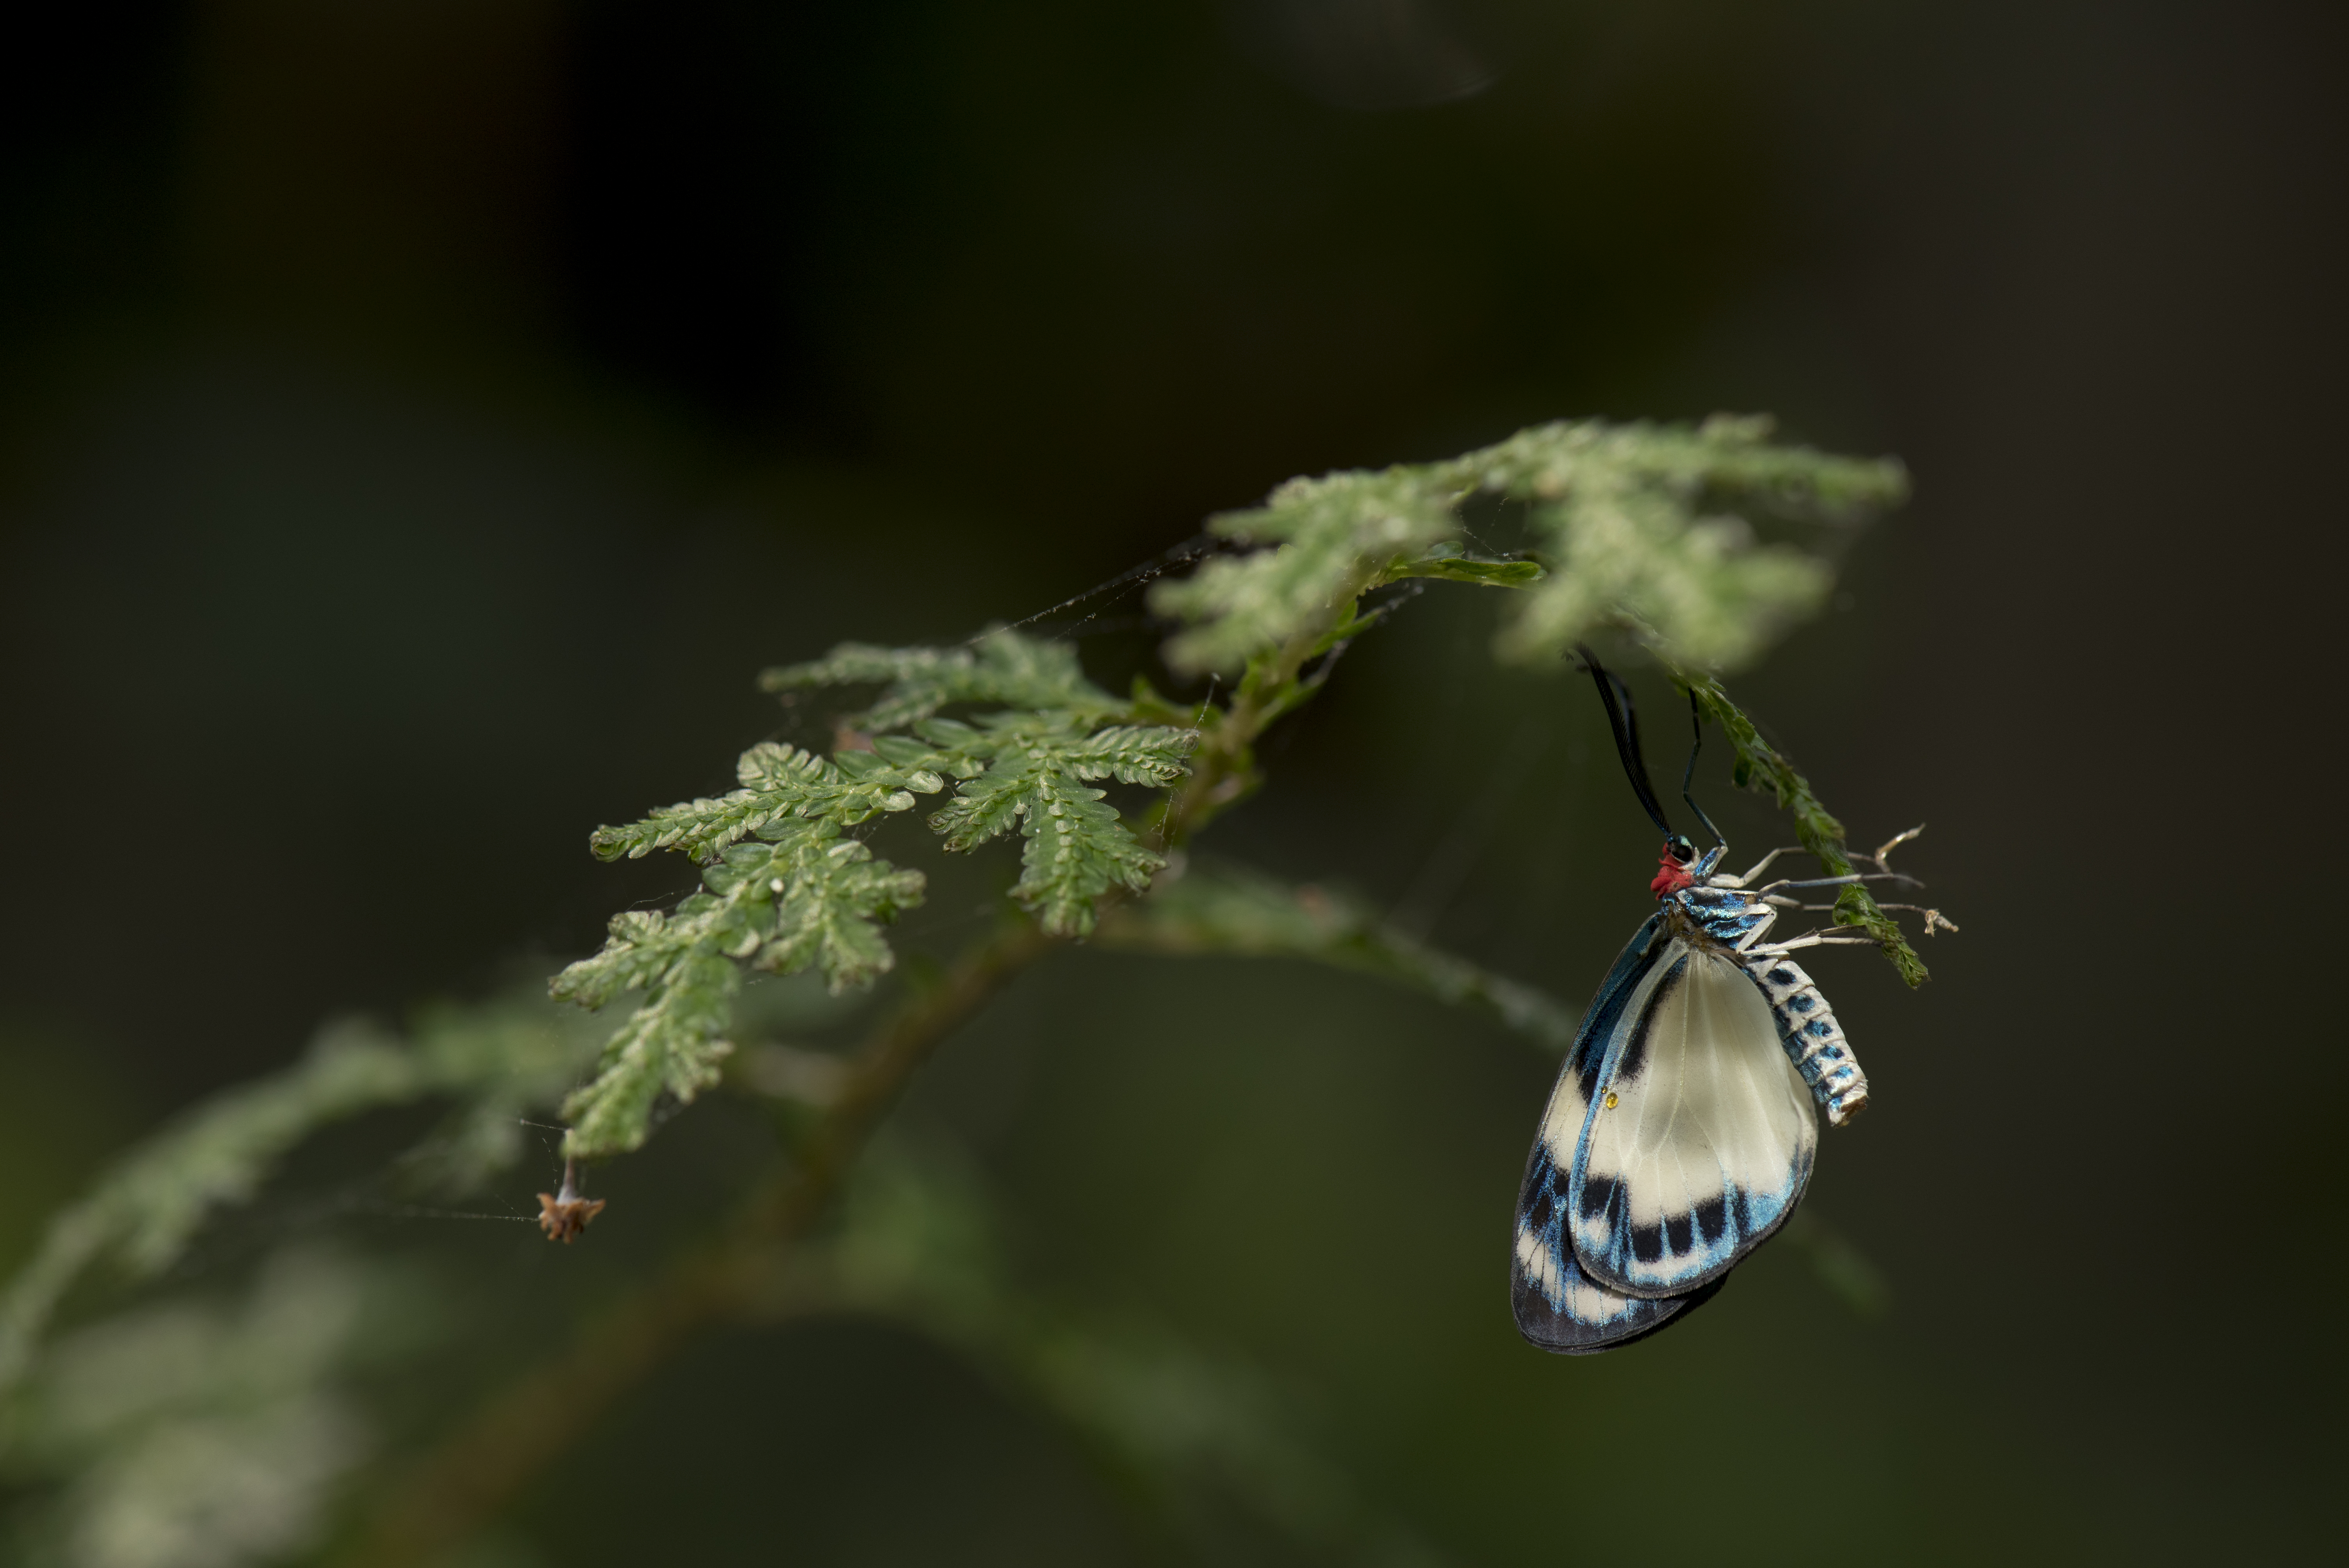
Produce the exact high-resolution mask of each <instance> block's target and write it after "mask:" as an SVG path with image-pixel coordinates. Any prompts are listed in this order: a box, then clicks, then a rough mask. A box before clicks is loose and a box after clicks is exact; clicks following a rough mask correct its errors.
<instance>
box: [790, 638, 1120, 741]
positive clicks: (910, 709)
mask: <svg viewBox="0 0 2349 1568" xmlns="http://www.w3.org/2000/svg"><path fill="white" fill-rule="evenodd" d="M875 681H877V682H882V683H885V686H886V689H885V690H884V691H883V692H882V694H881V696H880V699H879V700H878V701H877V702H875V703H874V705H873V706H872V707H870V708H868V709H866V710H865V711H864V712H863V713H860V714H855V715H853V716H851V717H849V718H847V719H846V720H845V721H844V722H846V723H847V724H849V725H850V726H852V727H854V728H856V729H860V730H864V731H868V732H872V733H876V734H877V733H879V732H881V731H885V730H892V729H904V728H905V727H908V726H909V725H912V724H914V723H916V722H917V721H919V720H921V719H925V718H927V717H930V716H931V715H932V714H935V713H936V712H937V711H938V710H939V709H940V708H943V707H946V706H947V704H949V703H956V702H983V703H995V704H999V705H1002V706H1005V707H1024V708H1033V709H1036V710H1039V711H1047V710H1049V711H1055V712H1060V713H1065V714H1068V715H1070V716H1071V717H1076V718H1079V719H1082V720H1099V719H1102V718H1104V717H1109V716H1111V715H1112V714H1117V713H1121V712H1123V710H1124V707H1125V705H1124V704H1123V703H1120V702H1118V701H1117V700H1116V699H1115V698H1113V697H1112V696H1110V695H1109V694H1108V693H1107V692H1104V691H1102V689H1101V688H1100V687H1098V686H1094V685H1093V684H1092V682H1090V681H1088V680H1086V679H1085V675H1084V671H1083V669H1082V668H1081V667H1080V666H1079V665H1078V663H1077V655H1076V650H1075V649H1074V648H1072V647H1071V646H1069V645H1067V644H1065V643H1054V642H1043V641H1040V640H1037V639H1035V638H1030V637H1023V636H1021V635H1020V634H1019V633H1017V632H1015V631H1011V630H1009V628H998V629H996V630H994V631H990V632H988V633H987V634H984V635H983V636H981V637H979V638H978V639H977V640H976V642H975V643H973V644H972V645H968V646H964V647H958V648H879V647H874V646H872V645H868V644H864V643H843V644H842V645H840V646H838V647H836V648H834V649H833V650H832V652H831V653H829V654H827V655H824V656H823V658H821V659H815V660H812V661H811V662H809V663H806V664H800V665H783V666H782V667H781V668H779V669H771V670H769V671H767V672H766V673H765V674H764V675H762V676H760V677H759V685H760V687H761V689H762V690H766V691H771V692H789V691H797V690H802V689H805V688H808V687H812V686H855V685H862V684H866V683H870V682H875Z"/></svg>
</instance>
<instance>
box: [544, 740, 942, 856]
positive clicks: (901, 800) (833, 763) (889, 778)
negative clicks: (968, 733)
mask: <svg viewBox="0 0 2349 1568" xmlns="http://www.w3.org/2000/svg"><path fill="white" fill-rule="evenodd" d="M885 739H887V740H888V741H890V742H891V745H890V748H889V749H888V750H887V751H882V750H881V749H880V748H879V745H878V743H877V742H876V744H875V747H874V750H872V751H843V752H841V753H840V754H839V755H838V756H836V757H834V758H832V759H831V760H829V761H827V760H825V759H824V758H821V757H818V756H816V755H815V754H814V753H813V752H812V751H802V750H801V749H800V748H798V747H796V746H782V745H778V744H776V743H774V742H772V741H763V742H761V744H759V745H757V746H754V747H752V748H750V750H748V751H746V752H744V753H743V754H742V757H741V760H740V762H738V763H737V764H736V765H735V773H736V776H737V777H738V778H740V779H741V781H742V788H741V789H737V790H735V791H734V792H733V793H731V794H730V795H726V796H724V797H722V798H720V799H715V800H687V801H683V802H681V803H679V804H678V805H675V806H664V807H661V808H660V809H659V810H656V811H654V812H652V813H651V814H650V815H649V816H647V817H646V818H645V820H642V821H640V822H631V823H629V824H628V825H627V826H626V827H620V828H598V829H596V830H595V832H594V833H592V834H590V835H589V836H588V841H587V843H588V847H589V848H590V849H592V850H593V851H595V858H596V859H598V860H604V861H616V860H619V859H621V858H622V857H624V856H625V857H626V858H627V859H629V860H636V859H639V858H641V857H643V856H645V855H647V854H649V853H651V852H652V851H655V850H676V851H679V852H680V853H682V854H686V855H688V856H690V857H692V858H693V859H694V860H697V861H709V860H710V859H711V858H713V857H714V856H716V855H717V853H718V852H719V851H721V850H723V849H724V848H725V847H726V846H727V845H729V844H731V843H733V842H735V841H738V840H740V839H741V838H743V837H745V836H746V835H748V834H750V833H755V832H760V831H761V830H764V829H765V828H766V827H767V826H768V825H769V824H770V823H772V822H775V821H778V820H784V819H789V818H795V817H796V818H823V819H825V820H830V821H833V822H834V823H837V824H839V825H841V826H843V827H854V826H855V825H856V824H857V823H859V822H863V821H865V820H868V819H870V818H873V817H875V816H878V815H880V814H881V813H883V812H886V811H905V810H911V809H912V808H913V805H914V796H915V795H916V794H925V795H935V794H936V793H937V792H938V791H939V790H940V789H944V788H945V780H944V779H943V778H942V777H941V775H944V774H948V773H952V774H956V775H957V777H959V776H962V775H964V774H966V773H969V772H976V771H977V770H978V768H979V767H980V766H981V764H980V763H978V762H977V761H974V760H973V759H971V758H968V757H964V756H962V755H960V754H958V753H956V752H952V751H945V750H940V749H937V748H926V747H921V746H917V745H915V744H913V743H911V742H908V741H906V740H905V739H903V738H900V737H895V736H890V737H885Z"/></svg>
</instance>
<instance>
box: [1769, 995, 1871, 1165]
mask: <svg viewBox="0 0 2349 1568" xmlns="http://www.w3.org/2000/svg"><path fill="white" fill-rule="evenodd" d="M1745 972H1746V973H1747V974H1748V975H1753V976H1754V984H1755V985H1759V986H1761V987H1762V995H1764V996H1766V997H1768V998H1769V1001H1770V1011H1771V1012H1772V1013H1773V1014H1774V1015H1775V1016H1776V1017H1777V1020H1778V1038H1779V1040H1780V1041H1781V1042H1782V1043H1783V1044H1784V1045H1785V1047H1786V1056H1787V1058H1788V1059H1789V1060H1791V1061H1792V1062H1793V1063H1794V1064H1795V1071H1796V1072H1798V1073H1800V1074H1802V1075H1803V1081H1804V1082H1805V1083H1806V1084H1808V1085H1809V1086H1810V1089H1811V1098H1812V1099H1816V1100H1817V1101H1818V1102H1819V1104H1820V1106H1821V1107H1823V1108H1824V1109H1826V1113H1827V1125H1828V1126H1829V1127H1841V1126H1844V1125H1845V1124H1846V1123H1847V1122H1849V1121H1850V1120H1851V1119H1852V1118H1854V1117H1856V1116H1857V1115H1858V1114H1859V1113H1860V1112H1861V1111H1863V1110H1866V1109H1868V1075H1867V1074H1866V1073H1864V1072H1862V1071H1860V1070H1859V1061H1858V1058H1857V1057H1854V1056H1853V1055H1852V1054H1851V1045H1850V1042H1849V1041H1847V1040H1846V1039H1845V1038H1844V1036H1843V1026H1842V1025H1841V1024H1838V1023H1837V1022H1836V1016H1835V1009H1834V1008H1832V1007H1830V1006H1827V999H1826V997H1825V996H1822V995H1819V987H1818V985H1817V983H1816V981H1814V980H1812V978H1811V977H1810V976H1809V975H1806V974H1805V973H1803V966H1802V965H1799V964H1797V963H1795V961H1794V960H1793V959H1792V958H1788V957H1785V956H1783V955H1780V956H1777V957H1773V956H1771V955H1770V954H1766V953H1765V954H1751V955H1749V956H1748V957H1747V958H1746V959H1745Z"/></svg>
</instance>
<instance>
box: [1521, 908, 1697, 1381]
mask: <svg viewBox="0 0 2349 1568" xmlns="http://www.w3.org/2000/svg"><path fill="white" fill-rule="evenodd" d="M1660 920H1661V917H1651V918H1650V919H1649V921H1648V923H1646V924H1644V925H1642V926H1641V927H1640V929H1639V930H1638V931H1637V932H1636V933H1634V934H1633V935H1632V937H1631V940H1630V942H1629V943H1628V944H1625V946H1624V948H1623V951H1622V953H1621V954H1620V955H1619V956H1618V957H1617V958H1616V960H1615V965H1614V967H1613V968H1611V969H1609V971H1608V972H1607V978H1606V979H1605V980H1604V981H1602V982H1600V984H1599V995H1598V997H1597V999H1596V1000H1594V1001H1593V1002H1592V1003H1591V1004H1590V1011H1589V1012H1588V1013H1587V1014H1585V1015H1584V1016H1583V1019H1582V1026H1581V1028H1580V1029H1578V1031H1576V1034H1575V1039H1574V1047H1573V1049H1571V1050H1570V1051H1568V1053H1567V1057H1566V1065H1565V1066H1564V1067H1563V1068H1560V1069H1559V1072H1558V1075H1557V1086H1556V1087H1555V1088H1552V1089H1551V1090H1550V1097H1549V1106H1548V1109H1546V1110H1545V1111H1544V1112H1543V1113H1542V1125H1541V1130H1540V1131H1539V1132H1538V1133H1537V1134H1536V1136H1535V1138H1534V1147H1533V1152H1532V1153H1531V1154H1530V1155H1528V1156H1527V1157H1526V1174H1525V1181H1523V1183H1522V1184H1520V1186H1519V1187H1518V1189H1517V1222H1516V1249H1515V1253H1514V1255H1513V1257H1512V1258H1511V1267H1510V1275H1509V1284H1510V1290H1509V1299H1510V1305H1511V1306H1512V1307H1513V1308H1514V1310H1515V1311H1516V1319H1517V1332H1518V1333H1520V1334H1522V1335H1524V1336H1526V1339H1527V1340H1528V1341H1530V1342H1531V1343H1533V1344H1535V1345H1537V1346H1540V1347H1541V1348H1543V1349H1544V1350H1556V1351H1560V1352H1563V1353H1565V1354H1567V1355H1569V1356H1574V1355H1585V1354H1588V1353H1589V1352H1591V1351H1595V1350H1610V1349H1613V1348H1614V1347H1615V1346H1619V1345H1626V1344H1629V1343H1630V1341H1632V1340H1634V1339H1637V1338H1639V1337H1640V1336H1642V1335H1646V1334H1652V1333H1654V1332H1655V1331H1656V1330H1657V1329H1659V1328H1661V1327H1662V1326H1664V1325H1665V1324H1666V1323H1668V1322H1670V1321H1671V1319H1672V1318H1674V1317H1675V1316H1677V1315H1680V1314H1681V1313H1682V1312H1684V1311H1686V1310H1687V1309H1688V1308H1689V1307H1690V1306H1692V1305H1695V1300H1694V1298H1680V1299H1675V1300H1671V1301H1651V1300H1642V1299H1640V1298H1639V1297H1636V1296H1630V1295H1623V1294H1621V1293H1620V1292H1618V1291H1613V1290H1609V1289H1608V1288H1607V1287H1606V1286H1604V1285H1602V1284H1599V1283H1598V1282H1597V1281H1596V1280H1593V1279H1592V1278H1591V1277H1590V1276H1589V1275H1588V1274H1586V1273H1585V1272H1584V1271H1583V1269H1582V1266H1581V1265H1580V1264H1578V1262H1577V1261H1576V1259H1575V1255H1574V1246H1573V1243H1572V1241H1571V1239H1570V1238H1569V1237H1568V1234H1567V1231H1566V1221H1567V1213H1568V1209H1567V1202H1566V1194H1567V1185H1568V1178H1569V1176H1570V1174H1571V1172H1572V1170H1573V1165H1574V1155H1575V1150H1576V1149H1577V1148H1578V1146H1579V1144H1580V1142H1581V1139H1582V1129H1583V1124H1584V1122H1585V1121H1587V1120H1588V1112H1589V1109H1590V1096H1591V1091H1592V1088H1593V1086H1594V1085H1595V1084H1596V1083H1597V1082H1598V1078H1599V1068H1600V1067H1601V1065H1602V1064H1603V1063H1604V1062H1605V1061H1606V1059H1607V1057H1608V1054H1609V1051H1608V1047H1609V1043H1610V1042H1611V1041H1612V1040H1613V1039H1614V1037H1615V1036H1616V1035H1617V1034H1618V1033H1619V1030H1620V1029H1621V1028H1622V1026H1623V1024H1624V1020H1625V1019H1626V1018H1627V1017H1631V1016H1637V1014H1638V1012H1639V1006H1638V1004H1639V1003H1640V1001H1641V1000H1643V999H1644V998H1645V997H1646V995H1648V992H1649V990H1650V989H1651V987H1652V986H1653V985H1654V983H1655V982H1656V980H1657V979H1658V978H1659V977H1660V976H1659V973H1658V969H1657V965H1656V957H1657V948H1658V946H1659V944H1658V941H1657V932H1658V927H1659V923H1660ZM1701 1294H1704V1295H1709V1294H1710V1292H1709V1291H1708V1292H1704V1293H1701Z"/></svg>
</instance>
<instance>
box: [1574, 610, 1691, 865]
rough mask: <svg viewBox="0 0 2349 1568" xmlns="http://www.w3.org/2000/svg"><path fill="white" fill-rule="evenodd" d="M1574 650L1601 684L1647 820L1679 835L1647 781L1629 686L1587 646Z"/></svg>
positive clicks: (1601, 697) (1601, 694) (1620, 751)
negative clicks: (1666, 817)
mask: <svg viewBox="0 0 2349 1568" xmlns="http://www.w3.org/2000/svg"><path fill="white" fill-rule="evenodd" d="M1574 651H1575V652H1576V653H1578V654H1580V655H1582V667H1583V668H1584V669H1586V670H1588V671H1589V672H1590V678H1591V680H1592V681H1594V682H1595V683H1597V685H1598V686H1599V701H1600V702H1602V703H1605V704H1606V705H1607V725H1608V727H1609V728H1610V729H1612V730H1613V731H1614V732H1615V754H1616V755H1617V756H1619V757H1620V758H1622V759H1623V775H1624V777H1625V778H1627V779H1630V780H1631V793H1633V794H1634V795H1637V796H1638V797H1639V798H1640V805H1642V806H1644V807H1646V808H1647V810H1648V820H1650V821H1651V822H1653V823H1655V825H1656V826H1657V827H1658V828H1660V829H1661V830H1663V834H1664V837H1666V838H1667V839H1670V838H1674V837H1676V836H1677V835H1676V834H1674V833H1673V831H1672V825H1671V823H1670V822H1668V821H1666V820H1664V809H1663V808H1662V807H1661V806H1659V805H1658V804H1656V787H1655V786H1654V785H1652V784H1651V783H1649V782H1648V761H1647V758H1644V757H1642V756H1641V755H1640V714H1639V710H1638V709H1637V708H1635V707H1632V706H1631V691H1630V687H1628V686H1625V685H1624V684H1623V683H1622V682H1621V681H1619V680H1618V679H1616V678H1615V672H1614V671H1612V670H1610V669H1609V668H1608V667H1607V666H1606V665H1602V664H1600V663H1599V656H1598V655H1596V654H1593V653H1592V652H1591V651H1590V650H1589V649H1588V648H1587V647H1580V646H1578V647H1577V648H1576V649H1575V650H1574ZM1692 803H1693V802H1692ZM1700 815H1702V813H1700ZM1711 825H1712V824H1710V823H1707V824H1706V826H1708V827H1710V826H1711ZM1718 836H1719V835H1718V834H1716V835H1715V837H1718Z"/></svg>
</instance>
